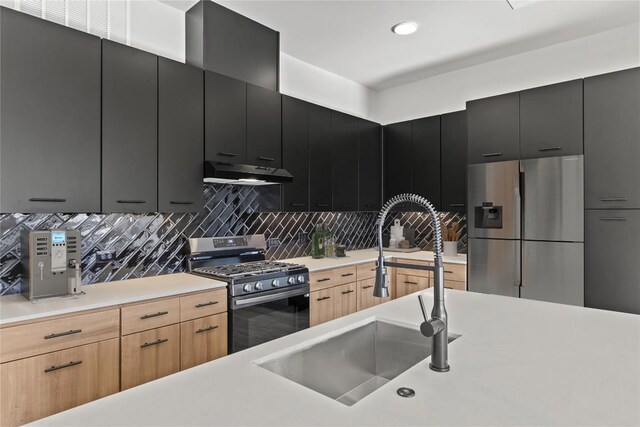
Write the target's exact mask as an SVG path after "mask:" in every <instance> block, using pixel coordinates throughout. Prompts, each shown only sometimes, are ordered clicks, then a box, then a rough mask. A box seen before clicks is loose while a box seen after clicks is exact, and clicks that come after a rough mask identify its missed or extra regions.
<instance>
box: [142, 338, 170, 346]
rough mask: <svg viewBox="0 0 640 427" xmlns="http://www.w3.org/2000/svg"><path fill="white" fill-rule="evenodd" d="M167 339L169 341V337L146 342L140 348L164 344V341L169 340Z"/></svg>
mask: <svg viewBox="0 0 640 427" xmlns="http://www.w3.org/2000/svg"><path fill="white" fill-rule="evenodd" d="M167 341H169V338H165V339H159V340H157V341H154V342H146V343H144V344H142V345H141V346H140V348H145V347H151V346H152V345H158V344H162V343H163V342H167Z"/></svg>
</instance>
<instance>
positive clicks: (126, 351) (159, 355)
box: [121, 324, 180, 390]
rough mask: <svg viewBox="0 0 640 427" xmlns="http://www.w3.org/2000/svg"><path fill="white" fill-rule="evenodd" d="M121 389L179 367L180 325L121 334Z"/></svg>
mask: <svg viewBox="0 0 640 427" xmlns="http://www.w3.org/2000/svg"><path fill="white" fill-rule="evenodd" d="M121 346H122V368H121V381H122V390H126V389H128V388H131V387H135V386H137V385H140V384H144V383H146V382H149V381H152V380H155V379H158V378H162V377H164V376H166V375H170V374H173V373H175V372H178V371H179V370H180V325H178V324H176V325H171V326H165V327H163V328H158V329H152V330H150V331H145V332H140V333H137V334H132V335H127V336H124V337H122V343H121Z"/></svg>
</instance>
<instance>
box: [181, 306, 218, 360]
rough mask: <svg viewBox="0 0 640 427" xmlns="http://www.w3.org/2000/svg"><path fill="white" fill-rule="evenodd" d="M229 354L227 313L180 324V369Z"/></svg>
mask: <svg viewBox="0 0 640 427" xmlns="http://www.w3.org/2000/svg"><path fill="white" fill-rule="evenodd" d="M226 355H227V313H221V314H216V315H214V316H208V317H203V318H201V319H195V320H191V321H189V322H182V323H181V324H180V369H181V370H182V369H188V368H191V367H193V366H196V365H200V364H202V363H206V362H209V361H211V360H214V359H217V358H219V357H222V356H226Z"/></svg>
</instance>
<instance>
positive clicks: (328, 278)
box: [318, 277, 331, 283]
mask: <svg viewBox="0 0 640 427" xmlns="http://www.w3.org/2000/svg"><path fill="white" fill-rule="evenodd" d="M327 280H331V277H325V278H324V279H318V283H320V282H326V281H327Z"/></svg>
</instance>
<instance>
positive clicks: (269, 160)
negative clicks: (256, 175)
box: [258, 156, 276, 162]
mask: <svg viewBox="0 0 640 427" xmlns="http://www.w3.org/2000/svg"><path fill="white" fill-rule="evenodd" d="M258 160H262V161H265V162H275V161H276V159H274V158H273V157H263V156H260V157H258Z"/></svg>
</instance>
